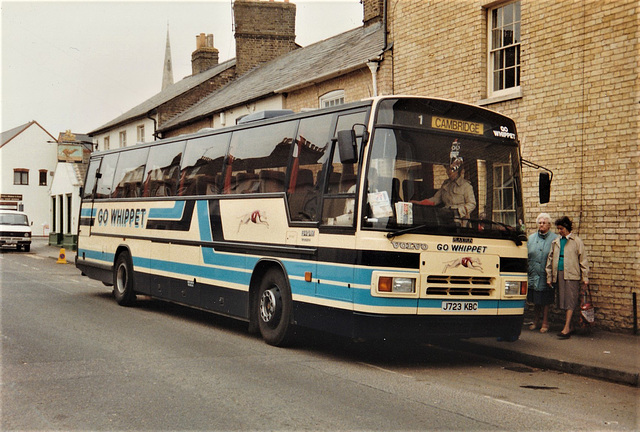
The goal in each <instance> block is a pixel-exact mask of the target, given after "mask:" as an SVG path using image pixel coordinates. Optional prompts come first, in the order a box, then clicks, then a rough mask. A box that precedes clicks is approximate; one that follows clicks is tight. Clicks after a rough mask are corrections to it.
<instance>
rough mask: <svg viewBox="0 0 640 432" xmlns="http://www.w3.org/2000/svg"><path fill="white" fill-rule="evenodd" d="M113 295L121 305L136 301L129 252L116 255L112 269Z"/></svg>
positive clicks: (129, 304) (131, 303) (128, 304)
mask: <svg viewBox="0 0 640 432" xmlns="http://www.w3.org/2000/svg"><path fill="white" fill-rule="evenodd" d="M113 296H114V297H115V298H116V301H117V302H118V304H119V305H121V306H131V305H133V304H134V303H135V302H136V293H135V291H134V287H133V264H132V261H131V256H130V255H129V252H122V253H121V254H120V255H118V259H117V260H116V265H115V267H114V269H113Z"/></svg>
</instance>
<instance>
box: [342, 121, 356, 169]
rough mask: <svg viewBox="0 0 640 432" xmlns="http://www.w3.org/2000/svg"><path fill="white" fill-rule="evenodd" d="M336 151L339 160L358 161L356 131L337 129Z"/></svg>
mask: <svg viewBox="0 0 640 432" xmlns="http://www.w3.org/2000/svg"><path fill="white" fill-rule="evenodd" d="M338 151H339V152H340V162H342V163H356V162H358V154H357V146H356V132H355V131H354V130H353V129H349V130H341V131H338Z"/></svg>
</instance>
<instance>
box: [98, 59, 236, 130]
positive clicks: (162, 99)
mask: <svg viewBox="0 0 640 432" xmlns="http://www.w3.org/2000/svg"><path fill="white" fill-rule="evenodd" d="M235 64H236V61H235V59H231V60H228V61H226V62H223V63H220V64H219V65H217V66H215V67H212V68H211V69H207V70H206V71H204V72H201V73H199V74H196V75H190V76H188V77H186V78H184V79H182V80H180V81H178V82H177V83H175V84H172V85H170V86H169V87H167V88H166V89H164V90H162V91H161V92H160V93H158V94H156V95H155V96H152V97H151V98H149V99H147V100H146V101H144V102H142V103H141V104H140V105H138V106H136V107H134V108H132V109H130V110H129V111H127V112H125V113H124V114H122V115H120V116H118V117H116V118H115V119H113V120H111V121H110V122H108V123H106V124H104V125H102V126H100V127H99V128H97V129H95V130H93V131H91V132H89V135H96V134H98V133H100V132H103V131H104V130H106V129H110V128H112V127H114V126H117V125H119V124H121V123H126V122H128V121H130V120H132V119H134V118H138V117H142V116H146V115H147V113H148V112H149V111H152V110H154V109H156V108H157V107H159V106H160V105H162V104H164V103H166V102H168V101H170V100H172V99H174V98H176V97H178V96H180V95H182V94H183V93H185V92H187V91H189V90H191V89H192V88H194V87H196V86H198V85H200V84H202V83H203V82H205V81H207V80H208V79H211V78H213V77H214V76H216V75H218V74H221V73H222V72H224V71H225V70H227V69H229V68H231V67H233V66H235Z"/></svg>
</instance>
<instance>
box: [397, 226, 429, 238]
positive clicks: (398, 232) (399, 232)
mask: <svg viewBox="0 0 640 432" xmlns="http://www.w3.org/2000/svg"><path fill="white" fill-rule="evenodd" d="M428 226H431V225H429V224H422V225H416V226H412V227H410V228H405V229H401V230H397V231H393V232H390V233H387V238H388V239H392V238H394V237H397V236H401V235H403V234H408V233H411V232H414V231H418V230H421V229H422V228H426V227H428Z"/></svg>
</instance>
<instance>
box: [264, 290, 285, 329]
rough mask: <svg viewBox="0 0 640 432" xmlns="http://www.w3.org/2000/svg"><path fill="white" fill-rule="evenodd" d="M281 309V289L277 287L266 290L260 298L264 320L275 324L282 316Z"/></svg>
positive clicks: (271, 324) (272, 324)
mask: <svg viewBox="0 0 640 432" xmlns="http://www.w3.org/2000/svg"><path fill="white" fill-rule="evenodd" d="M281 309H282V303H281V301H280V290H279V289H278V288H277V287H274V288H271V289H269V290H265V291H264V292H263V293H262V297H261V298H260V318H262V321H264V322H265V323H267V324H269V325H270V326H275V325H276V324H277V323H278V319H279V318H280V312H281Z"/></svg>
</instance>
